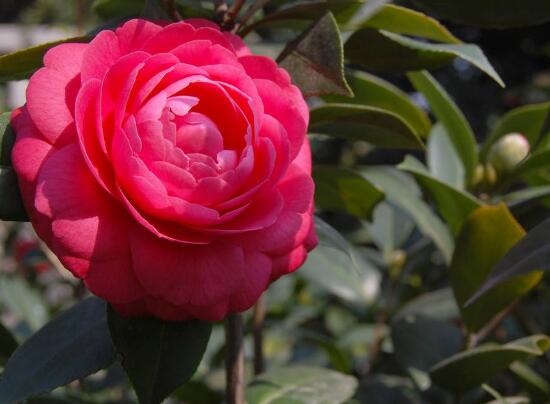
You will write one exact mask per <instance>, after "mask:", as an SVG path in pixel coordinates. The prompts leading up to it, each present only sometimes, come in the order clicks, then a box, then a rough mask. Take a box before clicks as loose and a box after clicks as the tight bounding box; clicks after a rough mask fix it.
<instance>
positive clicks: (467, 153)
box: [408, 71, 477, 183]
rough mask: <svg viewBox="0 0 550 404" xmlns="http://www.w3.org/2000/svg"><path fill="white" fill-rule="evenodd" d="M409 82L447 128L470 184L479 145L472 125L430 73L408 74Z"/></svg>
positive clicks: (467, 181)
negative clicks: (424, 98)
mask: <svg viewBox="0 0 550 404" xmlns="http://www.w3.org/2000/svg"><path fill="white" fill-rule="evenodd" d="M408 77H409V80H410V81H411V82H412V84H413V85H414V86H415V87H416V89H417V90H418V91H420V92H421V93H422V94H423V95H424V97H426V99H427V100H428V103H429V104H430V107H431V109H432V111H433V113H434V114H435V116H436V117H437V119H438V120H439V121H440V122H441V124H442V125H443V127H444V128H445V130H446V132H447V134H448V135H449V137H450V139H451V140H452V142H453V145H454V147H455V150H456V152H457V154H458V155H459V157H460V159H461V160H462V164H463V165H464V169H465V171H466V172H465V175H466V183H469V182H470V180H471V178H472V175H473V173H474V170H475V167H476V164H477V145H476V140H475V136H474V133H473V131H472V128H471V127H470V124H469V123H468V121H467V120H466V118H465V117H464V115H463V114H462V112H461V111H460V109H458V107H457V106H456V104H455V103H454V102H453V100H452V99H451V97H450V96H449V94H447V92H446V91H445V90H444V89H443V87H441V85H439V83H438V82H437V81H436V80H435V79H434V78H433V77H432V76H431V75H430V73H428V72H425V71H424V72H413V73H409V74H408Z"/></svg>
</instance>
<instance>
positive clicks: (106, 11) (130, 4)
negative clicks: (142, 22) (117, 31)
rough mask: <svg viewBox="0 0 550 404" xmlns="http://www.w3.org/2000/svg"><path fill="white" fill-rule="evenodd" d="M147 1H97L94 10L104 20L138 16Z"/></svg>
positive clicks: (93, 5) (94, 3)
mask: <svg viewBox="0 0 550 404" xmlns="http://www.w3.org/2000/svg"><path fill="white" fill-rule="evenodd" d="M144 6H145V0H95V1H94V2H93V4H92V10H93V11H94V12H95V13H96V14H97V15H99V16H100V17H101V18H103V19H104V20H109V19H112V18H117V17H123V16H128V15H135V16H138V15H139V14H140V13H141V11H142V10H143V7H144Z"/></svg>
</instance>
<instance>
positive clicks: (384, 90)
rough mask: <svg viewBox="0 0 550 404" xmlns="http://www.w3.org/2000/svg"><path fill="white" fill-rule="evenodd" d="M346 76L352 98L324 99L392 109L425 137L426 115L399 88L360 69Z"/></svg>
mask: <svg viewBox="0 0 550 404" xmlns="http://www.w3.org/2000/svg"><path fill="white" fill-rule="evenodd" d="M346 78H347V82H348V84H349V85H350V87H351V89H352V91H353V94H354V96H353V98H349V97H343V96H327V97H324V99H325V100H327V101H328V102H330V103H350V104H361V105H365V106H369V107H375V108H380V109H384V110H388V111H392V112H393V113H395V114H397V115H399V117H400V118H401V119H403V120H404V121H406V122H407V123H408V124H409V125H410V126H411V128H413V130H414V131H415V133H416V134H417V135H418V136H420V137H422V138H425V137H427V135H428V133H429V132H430V126H431V123H430V120H429V118H428V116H427V115H426V113H425V112H424V111H423V110H422V109H421V108H420V107H418V106H417V105H416V104H414V103H413V102H412V101H411V99H410V98H409V97H408V95H407V94H405V93H404V92H403V91H401V90H400V89H399V88H397V87H395V86H394V85H393V84H391V83H389V82H387V81H385V80H382V79H381V78H379V77H376V76H373V75H371V74H368V73H365V72H361V71H350V72H348V73H347V75H346Z"/></svg>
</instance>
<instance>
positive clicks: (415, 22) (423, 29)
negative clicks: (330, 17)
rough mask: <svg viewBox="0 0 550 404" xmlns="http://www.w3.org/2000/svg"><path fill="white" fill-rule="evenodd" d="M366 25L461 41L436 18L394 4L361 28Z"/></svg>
mask: <svg viewBox="0 0 550 404" xmlns="http://www.w3.org/2000/svg"><path fill="white" fill-rule="evenodd" d="M366 27H370V28H377V29H381V30H385V31H390V32H395V33H396V34H404V35H412V36H417V37H421V38H426V39H432V40H434V41H438V42H445V43H455V44H459V43H461V41H460V39H458V38H457V37H455V36H454V35H453V34H452V33H451V32H450V31H449V30H448V29H447V28H445V27H444V26H443V25H441V23H440V22H439V21H437V20H436V19H435V18H432V17H429V16H427V15H426V14H422V13H420V12H418V11H415V10H411V9H410V8H406V7H401V6H397V5H393V4H388V5H385V6H384V7H382V8H381V9H380V10H379V11H378V12H377V13H376V14H374V15H373V16H372V17H370V18H368V19H367V20H366V21H364V22H363V23H362V24H361V25H360V28H366ZM358 28H359V27H358Z"/></svg>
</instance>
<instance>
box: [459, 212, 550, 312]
mask: <svg viewBox="0 0 550 404" xmlns="http://www.w3.org/2000/svg"><path fill="white" fill-rule="evenodd" d="M549 237H550V219H547V220H545V221H543V222H542V223H540V224H539V225H538V226H535V227H534V228H533V229H532V230H531V231H530V232H529V233H528V234H527V235H526V236H525V237H523V238H521V240H519V241H518V240H516V241H517V243H512V246H511V247H512V248H511V249H509V251H508V249H507V250H506V251H505V253H506V255H504V254H501V256H500V257H498V258H499V260H498V262H496V261H495V262H493V263H492V264H493V267H494V269H493V271H492V272H491V274H490V276H489V277H488V278H487V279H484V282H483V285H481V284H480V285H478V286H481V287H480V288H479V290H477V291H476V293H475V294H474V295H473V296H471V297H470V299H469V300H468V302H467V303H466V304H467V305H469V306H474V305H479V304H481V303H482V302H483V301H484V300H486V299H487V296H489V295H491V294H493V293H494V292H495V291H497V290H500V289H502V288H504V287H505V286H506V285H509V284H518V283H519V282H518V279H525V280H526V281H524V282H522V283H523V284H524V287H525V289H526V290H525V292H527V291H528V290H529V289H531V287H533V286H534V285H535V284H536V283H537V281H538V280H539V279H540V277H541V275H542V274H541V272H540V271H548V270H550V264H549V263H550V245H549V244H548V238H549ZM527 279H529V280H531V282H527ZM527 286H530V287H528V288H527ZM518 287H519V286H518Z"/></svg>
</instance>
